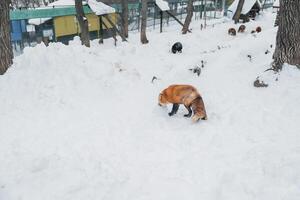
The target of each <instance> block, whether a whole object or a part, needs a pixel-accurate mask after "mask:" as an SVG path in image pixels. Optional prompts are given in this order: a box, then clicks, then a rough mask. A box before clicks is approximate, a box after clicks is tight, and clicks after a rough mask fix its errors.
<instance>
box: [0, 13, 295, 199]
mask: <svg viewBox="0 0 300 200" xmlns="http://www.w3.org/2000/svg"><path fill="white" fill-rule="evenodd" d="M274 17H275V15H274V14H271V13H267V12H266V13H264V14H263V16H260V18H259V19H258V20H257V21H255V22H251V23H248V24H246V26H247V29H246V33H244V34H238V35H237V36H236V37H232V36H229V35H227V30H228V28H229V27H237V26H236V25H233V24H232V22H226V21H227V20H224V19H221V20H214V21H209V22H208V23H210V25H209V26H208V27H207V29H206V30H203V31H200V23H201V22H200V21H196V22H193V24H192V28H193V30H192V31H193V33H192V34H187V35H181V34H180V28H179V27H178V26H172V27H169V28H164V31H165V32H163V33H161V34H159V33H158V30H155V31H151V32H149V33H148V39H149V41H150V43H149V44H147V45H141V44H140V43H139V34H138V33H136V34H133V33H132V34H131V35H130V38H129V42H128V43H125V42H124V43H121V42H118V45H117V47H114V46H113V41H112V40H110V39H109V40H105V42H104V44H103V45H99V44H98V43H97V41H94V42H93V43H92V47H91V48H85V47H82V46H80V45H79V44H80V42H79V41H74V42H73V43H72V44H71V45H70V46H64V45H62V44H50V46H49V47H45V46H43V45H39V46H37V47H35V48H26V49H25V52H24V54H23V55H21V56H18V57H16V58H15V60H14V65H13V66H12V67H11V68H10V69H9V71H8V72H7V73H6V74H5V75H4V76H1V77H0V97H1V98H0V105H1V110H0V138H1V140H0V152H1V153H0V164H1V165H0V200H41V199H43V200H69V199H70V200H77V199H78V200H79V199H80V200H82V199H84V200H88V199H91V200H94V199H103V200H154V199H155V200H177V199H178V200H183V199H185V200H199V199H205V200H221V199H222V200H235V199H236V200H237V199H238V200H253V199H256V200H267V199H272V200H298V199H299V196H300V190H299V188H300V170H299V169H300V135H299V133H300V125H299V116H300V109H299V102H300V92H299V90H300V71H299V70H298V69H296V68H295V67H292V66H289V67H286V68H284V70H283V71H282V72H281V73H280V75H272V73H271V72H268V73H263V71H264V70H265V69H267V68H268V67H269V64H270V62H271V57H272V52H273V50H274V41H275V35H276V29H275V28H273V21H274ZM223 22H224V23H223ZM212 24H215V25H214V26H212ZM257 25H260V26H261V27H262V30H263V31H262V32H261V33H259V34H256V35H251V34H250V32H251V30H253V29H255V27H256V26H257ZM176 41H180V42H181V43H182V44H183V53H182V54H176V55H174V54H171V52H170V48H171V46H172V44H173V43H174V42H176ZM271 44H273V48H270V45H271ZM266 50H269V51H270V52H271V53H269V54H265V51H266ZM247 55H251V56H252V61H251V62H250V61H249V58H248V57H247ZM201 60H204V61H205V63H206V64H205V66H204V68H203V69H202V73H201V75H200V77H198V76H196V75H195V74H193V73H191V71H189V70H188V69H190V68H192V67H194V66H196V65H201ZM258 75H260V76H262V77H264V79H265V80H266V81H268V83H269V84H270V86H269V87H268V88H255V87H253V81H254V80H255V78H256V77H257V76H258ZM153 76H156V77H157V78H158V80H155V81H154V83H151V80H152V77H153ZM276 77H278V81H275V78H276ZM174 83H186V84H192V85H194V86H195V87H197V88H198V89H199V91H200V92H201V94H202V96H203V99H204V102H205V105H206V110H207V114H208V120H207V121H200V122H199V123H196V124H193V123H192V122H191V119H186V118H184V117H183V114H185V113H186V110H185V109H184V108H182V107H180V110H179V112H178V114H177V115H175V116H173V117H169V116H168V114H167V112H168V111H167V109H163V108H161V107H159V106H157V97H158V94H159V92H160V91H161V90H162V89H164V88H165V87H167V86H168V85H169V84H174ZM168 109H169V110H170V106H169V107H168Z"/></svg>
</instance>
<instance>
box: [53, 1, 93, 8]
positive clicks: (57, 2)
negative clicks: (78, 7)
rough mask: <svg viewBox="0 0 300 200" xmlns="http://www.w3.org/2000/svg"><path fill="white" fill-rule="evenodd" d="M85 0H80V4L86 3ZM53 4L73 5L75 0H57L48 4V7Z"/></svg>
mask: <svg viewBox="0 0 300 200" xmlns="http://www.w3.org/2000/svg"><path fill="white" fill-rule="evenodd" d="M86 4H87V3H86V1H82V5H86ZM53 6H55V7H56V6H58V7H59V6H75V0H58V1H54V2H52V3H49V4H48V7H53Z"/></svg>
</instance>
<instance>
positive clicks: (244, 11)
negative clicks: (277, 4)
mask: <svg viewBox="0 0 300 200" xmlns="http://www.w3.org/2000/svg"><path fill="white" fill-rule="evenodd" d="M256 2H257V3H258V4H259V6H260V7H261V3H260V2H259V1H258V0H245V2H244V5H243V9H242V12H241V13H242V14H247V13H248V12H249V11H250V10H251V8H252V7H253V5H254V4H255V3H256ZM238 3H239V0H235V1H234V2H233V3H232V4H231V5H230V6H229V8H228V10H229V11H231V12H232V13H235V11H236V8H237V6H238Z"/></svg>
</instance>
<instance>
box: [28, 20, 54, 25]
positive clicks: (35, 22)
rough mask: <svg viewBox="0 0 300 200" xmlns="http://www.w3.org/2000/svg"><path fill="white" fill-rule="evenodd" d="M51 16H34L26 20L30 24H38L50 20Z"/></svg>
mask: <svg viewBox="0 0 300 200" xmlns="http://www.w3.org/2000/svg"><path fill="white" fill-rule="evenodd" d="M50 19H52V18H35V19H29V20H28V24H32V25H36V26H37V25H40V24H43V23H45V22H46V21H48V20H50Z"/></svg>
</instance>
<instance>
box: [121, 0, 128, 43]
mask: <svg viewBox="0 0 300 200" xmlns="http://www.w3.org/2000/svg"><path fill="white" fill-rule="evenodd" d="M121 3H122V24H123V34H124V36H125V37H126V38H128V0H122V1H121Z"/></svg>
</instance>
